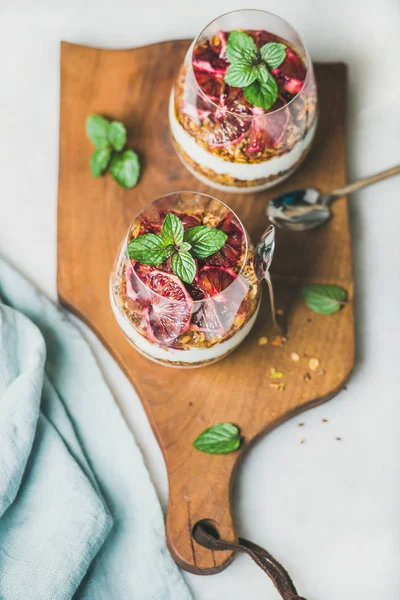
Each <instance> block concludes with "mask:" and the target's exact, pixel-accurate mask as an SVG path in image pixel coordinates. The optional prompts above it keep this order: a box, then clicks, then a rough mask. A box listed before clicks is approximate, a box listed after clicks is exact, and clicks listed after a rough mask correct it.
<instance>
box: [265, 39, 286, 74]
mask: <svg viewBox="0 0 400 600" xmlns="http://www.w3.org/2000/svg"><path fill="white" fill-rule="evenodd" d="M260 54H261V58H262V59H263V60H265V62H266V63H267V65H268V66H269V67H270V68H271V69H276V68H277V67H279V65H281V64H282V63H283V61H284V60H285V58H286V46H285V44H277V43H276V42H270V43H269V44H265V45H264V46H263V47H262V48H261V50H260Z"/></svg>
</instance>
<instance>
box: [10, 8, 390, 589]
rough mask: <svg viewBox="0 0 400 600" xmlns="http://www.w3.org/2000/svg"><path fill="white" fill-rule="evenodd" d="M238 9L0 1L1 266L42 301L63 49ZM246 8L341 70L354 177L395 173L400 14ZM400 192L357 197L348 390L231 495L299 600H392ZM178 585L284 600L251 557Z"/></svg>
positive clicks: (287, 432)
mask: <svg viewBox="0 0 400 600" xmlns="http://www.w3.org/2000/svg"><path fill="white" fill-rule="evenodd" d="M240 7H241V3H240V2H239V3H238V2H237V1H236V2H235V1H234V2H233V3H232V2H228V0H218V1H215V0H214V1H212V0H202V2H196V3H193V2H190V3H189V2H186V3H184V2H182V0H170V1H169V2H165V0H164V1H163V2H161V0H158V1H155V0H146V1H145V2H138V1H137V0H113V2H106V0H97V1H96V2H95V1H92V0H90V1H89V0H86V1H85V0H68V1H67V0H42V1H41V0H35V1H32V0H25V1H22V0H8V1H7V0H0V57H1V58H0V61H1V84H0V132H1V143H0V165H1V179H2V186H1V195H0V253H1V254H2V255H3V256H5V257H6V258H8V259H9V260H10V261H11V262H12V263H13V264H14V265H16V266H17V267H18V268H20V269H21V271H22V272H23V273H24V274H25V275H27V276H28V277H29V278H30V279H32V280H33V281H35V282H36V283H37V285H38V286H39V287H40V288H41V289H42V290H43V291H44V292H46V293H47V294H48V295H49V296H51V297H52V298H55V297H56V285H55V274H56V198H57V162H58V92H59V79H58V78H59V72H58V60H59V42H60V40H61V39H65V40H68V41H72V42H79V43H82V44H89V45H90V44H92V45H97V46H106V47H129V46H135V45H141V44H145V43H148V42H155V41H159V40H164V39H170V38H178V37H181V38H182V37H187V36H194V35H195V34H196V32H197V31H198V30H199V28H200V27H201V26H202V25H204V24H206V23H207V22H208V21H209V20H211V19H212V18H213V17H215V16H217V15H218V14H221V13H223V12H225V11H227V10H230V9H233V8H240ZM253 7H255V8H256V7H257V8H267V9H269V10H271V11H274V12H278V13H280V14H281V15H282V16H284V17H286V18H287V19H288V20H290V21H291V22H292V23H293V24H294V25H295V26H296V27H297V29H298V30H299V31H300V32H301V33H302V35H303V37H304V40H305V42H306V44H307V46H308V48H309V50H310V52H311V55H312V56H313V58H314V59H316V60H342V61H345V62H347V63H348V64H349V65H350V98H349V100H350V102H349V104H350V109H349V134H350V135H349V173H350V176H351V177H352V178H355V177H357V176H363V175H367V174H369V173H372V172H374V171H377V170H379V169H383V168H385V167H389V166H391V165H393V164H395V163H396V162H400V142H399V139H400V102H399V98H400V78H399V60H400V59H399V57H400V37H399V35H398V32H399V31H400V11H399V6H398V1H397V0H381V1H380V2H374V1H372V0H364V1H363V2H361V0H336V2H335V3H332V2H330V1H328V0H319V2H315V1H314V0H296V2H294V1H293V0H270V1H269V2H268V3H267V4H265V2H261V0H253ZM399 190H400V178H397V179H393V180H392V181H387V182H385V183H382V184H379V185H378V186H377V187H374V188H371V189H369V190H366V191H363V192H360V193H358V194H357V195H356V196H354V197H353V199H352V204H351V216H352V228H353V234H354V255H355V256H354V258H355V272H356V280H357V316H358V320H357V338H358V360H357V367H356V370H355V372H354V375H353V377H352V379H351V381H350V383H349V385H348V390H347V391H344V392H342V393H341V394H340V395H339V396H337V398H336V399H334V400H333V401H331V402H330V403H328V404H327V405H325V406H322V407H320V408H317V409H314V410H313V411H310V412H309V413H307V414H305V415H304V418H303V419H302V420H303V421H304V422H305V427H304V428H303V429H299V428H298V427H297V423H298V421H299V420H298V419H295V420H293V421H291V422H288V423H287V424H286V425H284V426H283V427H280V428H279V429H278V430H277V431H275V432H273V433H272V434H270V435H269V436H267V437H266V438H265V439H263V440H262V441H261V442H260V443H259V444H258V446H257V447H256V448H255V449H254V450H253V451H252V453H251V454H250V455H249V456H248V457H247V459H246V461H245V463H244V464H243V467H242V469H241V472H240V475H239V478H238V482H237V485H236V489H235V518H236V521H237V525H238V530H239V531H240V533H241V534H242V535H243V536H247V537H249V538H250V539H253V540H255V541H258V542H259V543H260V544H263V545H265V546H267V547H268V548H269V549H270V550H271V551H272V552H273V553H274V554H275V555H276V556H277V557H279V558H280V559H281V560H282V561H283V562H284V564H285V565H286V566H287V567H288V569H289V570H290V572H291V573H292V575H293V578H294V579H295V581H296V583H297V585H298V588H299V590H300V592H301V593H302V594H303V595H304V596H306V597H308V598H309V600H338V599H340V600H358V599H361V598H362V599H363V600H376V599H377V598H384V599H385V600H397V599H398V597H399V586H400V475H399V469H398V463H399V457H400V436H399V430H400V395H399V384H400V366H399V363H400V351H399V347H400V341H399V340H400V326H399V323H400V318H399V312H400V308H399V307H400V302H399V301H400V277H399V267H398V261H399V253H400V236H399V233H398V225H399V224H400V201H399V196H400V194H399ZM87 335H88V337H89V338H90V341H91V343H92V346H93V348H94V351H95V353H96V355H97V357H98V359H99V361H100V363H101V365H102V367H103V370H104V373H105V375H106V378H107V380H108V382H109V384H110V386H111V387H112V389H113V390H114V392H115V395H116V396H117V398H118V400H119V402H120V403H121V405H123V406H124V411H125V414H126V416H127V419H128V421H129V423H130V424H131V426H132V429H133V431H134V432H135V434H136V436H137V438H138V440H139V442H140V445H141V447H142V449H143V452H144V454H145V456H146V459H147V463H148V465H149V468H150V470H151V473H152V475H153V478H154V481H155V483H156V485H157V488H158V490H159V494H160V497H161V499H162V502H163V505H164V506H165V505H166V501H167V482H166V476H165V470H164V465H163V461H162V457H161V454H160V451H159V449H158V447H157V445H156V443H155V440H154V438H153V435H152V433H151V430H150V428H149V425H148V423H147V421H146V418H145V416H144V413H143V409H142V407H141V405H140V403H139V401H138V399H137V398H136V396H135V393H134V392H133V390H132V388H131V386H130V385H129V383H128V382H127V380H126V379H125V377H124V376H123V375H122V373H121V372H120V370H119V369H118V367H117V366H116V365H115V363H114V362H113V361H112V360H111V359H110V357H109V356H108V355H107V353H106V352H105V350H104V349H103V348H102V347H101V345H100V344H99V342H97V340H95V339H94V336H93V335H92V334H90V332H87ZM322 418H327V419H329V422H328V423H326V424H322V423H321V419H322ZM335 436H341V437H342V438H343V440H342V441H341V442H338V441H336V440H335ZM302 437H305V438H306V439H307V442H306V443H305V444H303V445H300V439H301V438H302ZM117 576H118V574H116V577H117ZM185 577H186V579H187V581H188V584H189V585H190V587H191V589H192V590H193V594H194V596H195V598H196V599H197V600H219V599H220V598H229V599H230V600H239V599H242V598H243V597H246V598H251V599H252V600H261V599H263V600H277V599H278V595H277V593H276V592H275V590H274V589H273V587H272V585H270V584H269V582H268V581H267V580H266V578H265V576H264V575H263V574H262V573H261V572H259V571H258V569H256V568H255V567H254V566H253V565H252V564H251V563H250V561H249V560H248V559H246V558H245V557H239V558H238V559H237V560H235V562H234V564H233V565H232V566H231V567H229V568H228V569H227V570H226V571H225V572H223V573H221V574H220V575H216V576H213V577H205V578H201V577H196V576H193V575H185ZM113 600H114V599H113ZM115 600H121V599H115Z"/></svg>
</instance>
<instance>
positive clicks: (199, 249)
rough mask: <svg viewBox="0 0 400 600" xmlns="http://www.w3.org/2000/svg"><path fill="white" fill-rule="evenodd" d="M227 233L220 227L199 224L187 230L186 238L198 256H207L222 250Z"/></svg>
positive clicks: (194, 253)
mask: <svg viewBox="0 0 400 600" xmlns="http://www.w3.org/2000/svg"><path fill="white" fill-rule="evenodd" d="M227 237H228V236H227V235H226V233H224V232H223V231H221V230H220V229H214V228H213V227H207V226H206V225H197V226H196V227H191V228H190V229H188V230H187V231H185V235H184V240H185V242H188V243H189V244H191V246H192V253H193V255H194V256H196V257H197V258H206V257H207V256H210V255H211V254H215V252H218V251H219V250H221V248H222V246H223V245H224V244H225V242H226V240H227Z"/></svg>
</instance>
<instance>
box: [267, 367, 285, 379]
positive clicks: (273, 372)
mask: <svg viewBox="0 0 400 600" xmlns="http://www.w3.org/2000/svg"><path fill="white" fill-rule="evenodd" d="M269 376H270V378H271V379H282V377H283V372H282V371H277V370H276V369H275V367H271V368H270V370H269Z"/></svg>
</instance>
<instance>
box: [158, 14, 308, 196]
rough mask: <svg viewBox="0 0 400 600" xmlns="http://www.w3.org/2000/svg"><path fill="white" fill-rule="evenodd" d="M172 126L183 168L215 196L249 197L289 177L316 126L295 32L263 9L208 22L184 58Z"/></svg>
mask: <svg viewBox="0 0 400 600" xmlns="http://www.w3.org/2000/svg"><path fill="white" fill-rule="evenodd" d="M169 122H170V129H171V134H172V139H173V142H174V146H175V148H176V151H177V153H178V155H179V157H180V158H181V160H182V162H183V164H184V165H185V166H186V167H187V169H188V170H189V171H190V172H191V173H192V174H193V175H195V176H196V177H197V178H198V179H200V180H201V181H202V182H204V183H206V184H208V185H210V186H213V187H215V188H216V189H219V190H224V191H225V190H226V191H230V192H241V193H244V192H254V191H260V190H263V189H266V188H268V187H272V186H274V185H276V184H277V183H279V182H281V181H282V180H284V179H286V178H287V177H289V175H291V173H293V172H294V171H295V170H296V169H297V168H298V167H299V165H300V164H301V162H302V161H303V159H304V158H305V156H306V154H307V151H308V150H309V148H310V145H311V142H312V140H313V137H314V134H315V129H316V124H317V91H316V84H315V78H314V72H313V67H312V63H311V60H310V57H309V55H308V53H307V50H306V48H305V47H304V44H303V42H302V41H301V39H300V37H299V35H298V33H297V32H296V31H295V30H294V29H293V27H291V25H289V23H287V22H286V21H284V20H283V19H281V18H280V17H278V16H276V15H274V14H271V13H268V12H264V11H261V10H238V11H234V12H231V13H227V14H225V15H222V16H221V17H218V18H217V19H215V20H214V21H212V22H211V23H210V24H209V25H207V27H206V28H205V29H204V30H203V31H202V32H201V33H200V35H199V36H198V37H197V38H196V39H195V40H194V42H193V43H192V45H191V46H190V48H189V50H188V52H187V54H186V58H185V60H184V63H183V65H182V67H181V69H180V71H179V74H178V76H177V79H176V82H175V85H174V87H173V89H172V93H171V98H170V106H169Z"/></svg>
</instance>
